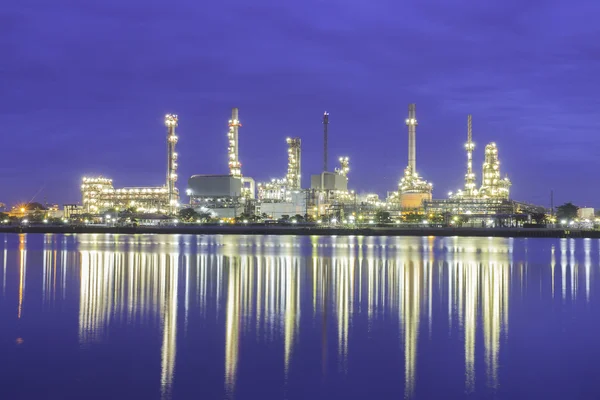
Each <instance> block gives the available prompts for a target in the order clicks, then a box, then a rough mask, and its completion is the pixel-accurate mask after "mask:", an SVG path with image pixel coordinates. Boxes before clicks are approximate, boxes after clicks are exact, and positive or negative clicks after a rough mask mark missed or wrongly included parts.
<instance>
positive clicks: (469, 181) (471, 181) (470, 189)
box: [465, 114, 477, 197]
mask: <svg viewBox="0 0 600 400" xmlns="http://www.w3.org/2000/svg"><path fill="white" fill-rule="evenodd" d="M465 149H466V150H467V173H466V174H465V194H466V195H467V196H469V197H473V196H476V195H477V189H476V188H475V174H474V173H473V150H474V149H475V143H473V118H472V115H471V114H469V115H468V117H467V143H466V144H465Z"/></svg>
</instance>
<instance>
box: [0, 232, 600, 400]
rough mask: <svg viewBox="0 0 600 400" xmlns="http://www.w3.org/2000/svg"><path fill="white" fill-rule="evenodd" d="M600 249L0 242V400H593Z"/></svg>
mask: <svg viewBox="0 0 600 400" xmlns="http://www.w3.org/2000/svg"><path fill="white" fill-rule="evenodd" d="M599 256H600V241H598V240H573V239H556V240H554V239H548V240H546V239H505V238H405V237H401V238H386V237H382V238H373V237H291V236H289V237H286V236H282V237H276V236H187V235H171V236H160V235H156V236H152V235H148V236H128V235H21V236H19V235H11V234H6V235H0V265H1V266H2V270H1V271H0V273H1V283H2V287H1V290H2V292H1V295H0V399H7V400H12V399H36V400H37V399H111V400H112V399H133V398H136V399H175V400H179V399H261V400H266V399H374V398H384V399H403V398H411V399H462V398H467V399H479V398H484V399H487V398H490V399H496V398H497V399H598V398H600V380H599V379H598V378H597V373H598V372H599V371H600V368H598V362H597V360H598V359H599V356H600V318H599V316H600V311H599V308H598V305H599V301H600V297H599V295H600V287H599V281H598V279H597V277H598V274H599V272H600V271H599V268H600V266H599Z"/></svg>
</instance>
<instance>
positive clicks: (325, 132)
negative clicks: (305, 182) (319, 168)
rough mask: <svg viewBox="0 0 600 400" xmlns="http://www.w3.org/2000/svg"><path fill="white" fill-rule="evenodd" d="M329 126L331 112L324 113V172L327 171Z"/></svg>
mask: <svg viewBox="0 0 600 400" xmlns="http://www.w3.org/2000/svg"><path fill="white" fill-rule="evenodd" d="M328 126H329V113H328V112H327V111H325V113H324V114H323V172H327V127H328Z"/></svg>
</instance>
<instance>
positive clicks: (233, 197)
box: [186, 108, 256, 218]
mask: <svg viewBox="0 0 600 400" xmlns="http://www.w3.org/2000/svg"><path fill="white" fill-rule="evenodd" d="M241 126H242V123H241V122H240V120H239V110H238V109H237V108H233V109H232V111H231V118H230V119H229V121H228V131H227V159H228V162H227V165H228V168H229V175H192V176H191V177H190V178H189V179H188V185H187V189H186V194H187V195H188V196H189V198H190V206H191V207H192V208H194V209H195V210H196V211H199V212H210V213H211V214H212V215H213V216H216V217H219V218H235V217H237V216H240V215H241V214H243V213H249V214H253V213H255V212H256V207H255V203H254V198H255V184H254V179H252V178H249V177H245V176H243V174H242V163H241V162H240V156H239V128H240V127H241Z"/></svg>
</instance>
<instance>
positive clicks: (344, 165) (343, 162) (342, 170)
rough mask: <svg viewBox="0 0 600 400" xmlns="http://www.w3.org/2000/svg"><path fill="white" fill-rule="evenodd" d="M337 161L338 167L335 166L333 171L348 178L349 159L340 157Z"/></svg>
mask: <svg viewBox="0 0 600 400" xmlns="http://www.w3.org/2000/svg"><path fill="white" fill-rule="evenodd" d="M339 161H340V167H339V168H336V169H335V172H336V173H337V174H338V175H341V176H343V177H344V178H346V180H348V172H350V159H349V158H348V157H340V160H339Z"/></svg>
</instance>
